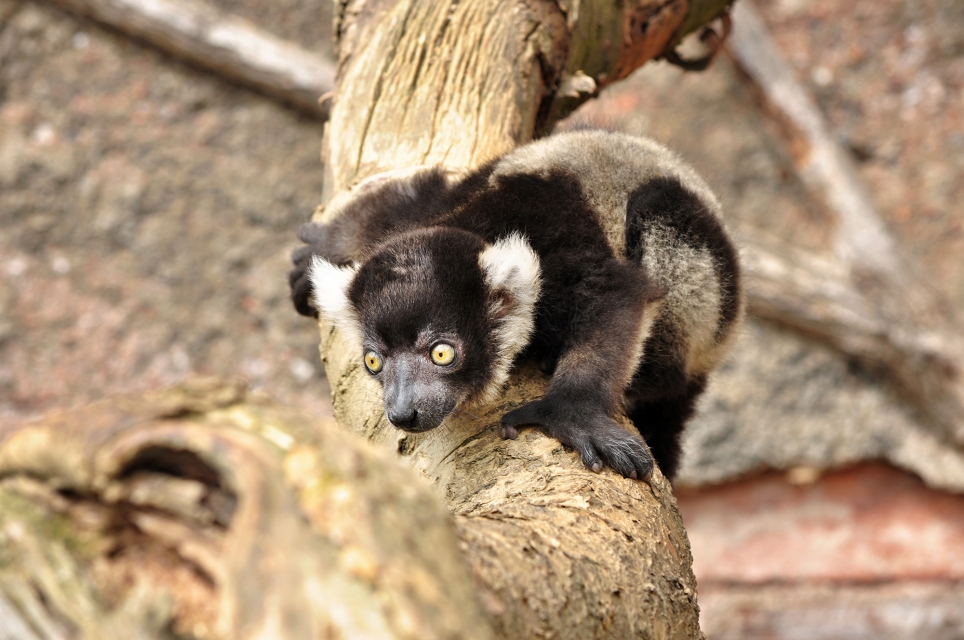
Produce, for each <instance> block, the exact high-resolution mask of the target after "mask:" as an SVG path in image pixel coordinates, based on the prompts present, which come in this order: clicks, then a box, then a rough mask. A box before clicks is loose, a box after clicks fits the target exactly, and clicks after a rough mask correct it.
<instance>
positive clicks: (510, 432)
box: [502, 426, 519, 440]
mask: <svg viewBox="0 0 964 640" xmlns="http://www.w3.org/2000/svg"><path fill="white" fill-rule="evenodd" d="M518 437H519V430H518V429H516V428H515V427H506V426H503V427H502V439H503V440H515V439H516V438H518Z"/></svg>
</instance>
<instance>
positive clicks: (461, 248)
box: [312, 228, 539, 432]
mask: <svg viewBox="0 0 964 640" xmlns="http://www.w3.org/2000/svg"><path fill="white" fill-rule="evenodd" d="M312 269H313V274H312V286H313V288H314V290H315V294H314V296H315V301H316V303H317V308H318V309H319V310H321V312H322V314H323V315H324V316H326V317H327V318H329V319H330V320H331V321H332V322H334V324H335V325H336V326H338V327H339V328H341V329H343V330H347V331H348V332H349V333H350V334H352V336H353V340H352V341H353V342H355V344H356V346H357V348H358V355H359V357H360V358H362V360H363V362H364V366H365V368H366V369H367V370H368V373H369V374H370V375H372V376H373V377H375V378H376V379H377V380H378V381H379V382H381V384H382V387H383V390H384V398H385V416H386V417H387V418H388V419H389V421H391V423H392V424H394V425H395V426H396V427H399V428H400V429H404V430H406V431H411V432H421V431H428V430H429V429H434V428H435V427H437V426H439V425H440V424H441V423H442V421H443V420H445V418H446V417H447V416H448V415H449V414H450V413H452V411H454V410H455V409H456V408H458V407H459V406H460V405H462V404H466V403H472V402H475V401H478V400H481V399H483V398H484V397H486V396H487V395H490V394H492V393H493V391H494V390H497V389H498V388H499V387H501V385H502V383H503V382H504V381H505V378H506V376H507V374H508V370H509V367H510V366H511V363H512V360H513V359H514V358H515V356H516V354H517V353H518V352H519V351H520V350H521V349H522V347H524V346H525V344H526V342H527V341H528V337H529V334H530V333H531V330H532V324H533V309H534V305H535V301H536V299H537V298H538V292H539V265H538V258H536V257H535V254H534V253H532V250H531V249H530V248H529V247H528V245H527V244H526V243H525V241H524V240H522V239H521V238H519V237H513V238H512V239H510V240H507V241H505V242H499V243H496V244H495V245H486V244H485V243H484V242H483V241H482V239H481V238H479V237H478V236H476V235H474V234H471V233H468V232H465V231H459V230H455V229H448V228H432V229H427V230H422V231H417V232H412V233H408V234H403V235H400V236H397V237H396V238H394V239H393V240H391V241H390V242H387V243H386V244H384V245H381V246H380V247H379V248H378V249H377V250H376V251H375V252H374V253H373V254H372V255H371V256H369V257H368V259H367V260H365V261H364V262H363V263H362V264H361V265H360V266H359V267H357V269H338V268H336V267H334V266H332V265H330V264H328V263H323V262H322V261H319V262H317V263H316V264H315V265H314V266H313V267H312ZM339 292H340V293H339Z"/></svg>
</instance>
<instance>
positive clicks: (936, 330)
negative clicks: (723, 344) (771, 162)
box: [728, 0, 964, 444]
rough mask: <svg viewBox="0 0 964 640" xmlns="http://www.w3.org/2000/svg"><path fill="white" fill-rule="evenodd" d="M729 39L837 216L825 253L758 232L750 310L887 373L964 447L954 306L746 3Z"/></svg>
mask: <svg viewBox="0 0 964 640" xmlns="http://www.w3.org/2000/svg"><path fill="white" fill-rule="evenodd" d="M728 47H729V51H730V53H731V55H732V56H733V58H734V59H735V61H736V63H737V65H738V66H739V67H740V68H741V69H742V70H743V71H744V72H745V73H746V74H747V76H748V77H749V78H750V80H751V81H752V82H753V83H754V85H755V86H756V87H757V89H758V90H759V92H760V94H761V95H762V100H763V103H764V105H765V107H766V108H767V109H768V110H770V111H771V113H773V115H774V116H775V119H776V120H777V121H778V122H779V123H781V124H782V125H783V127H784V130H785V132H786V135H787V137H788V138H789V139H790V148H791V150H792V151H793V159H794V163H795V165H796V169H797V172H798V174H799V175H800V178H801V179H802V181H803V182H804V184H805V185H806V186H807V188H808V189H810V191H811V192H812V193H813V194H814V195H815V196H816V198H817V199H818V200H819V201H821V202H823V203H824V205H825V206H826V207H827V209H828V210H829V211H830V212H831V213H832V214H833V215H834V216H835V217H836V220H837V225H836V229H835V236H834V247H833V249H834V251H833V256H832V257H830V258H821V257H816V256H813V255H807V254H806V253H804V252H801V251H799V250H794V249H793V248H788V247H784V246H779V245H778V244H776V243H775V242H774V241H771V240H764V239H762V238H758V239H757V242H756V243H755V244H754V246H753V247H752V249H751V251H750V256H749V257H750V262H751V265H752V266H751V268H750V269H749V281H750V286H749V287H748V291H749V301H750V308H751V309H752V310H753V312H754V313H756V314H757V315H758V316H761V317H764V318H769V319H772V320H776V321H778V322H781V323H783V324H786V325H788V326H791V327H794V328H797V329H801V330H803V331H805V332H807V333H810V334H811V335H814V336H817V337H819V338H821V339H823V340H826V341H827V342H829V343H830V344H832V345H834V346H835V347H836V348H838V349H840V350H841V351H843V352H844V353H847V354H849V355H851V356H854V357H856V358H857V359H858V360H860V361H861V362H863V363H864V364H865V365H868V366H870V367H871V368H872V369H874V370H877V371H880V372H882V373H883V374H885V375H886V376H887V377H889V378H890V380H891V381H892V382H894V383H895V384H896V385H897V387H898V388H899V390H900V391H901V392H902V393H903V394H904V395H906V396H908V397H909V398H910V399H911V400H912V401H913V402H914V403H915V404H916V405H917V406H918V407H919V408H921V409H922V410H924V412H925V413H926V414H927V415H929V416H930V417H931V418H933V419H934V420H935V421H936V422H937V423H938V424H939V425H940V427H941V428H942V429H943V431H944V432H945V433H946V434H947V435H949V436H950V437H951V438H953V439H954V440H955V441H956V442H957V443H958V444H964V336H962V335H961V333H960V329H959V327H960V324H958V323H957V322H956V321H955V318H954V314H953V311H952V310H951V309H950V307H949V305H947V304H946V303H945V302H944V301H942V300H941V299H940V297H939V296H938V295H937V294H936V293H935V292H934V290H933V288H932V287H931V286H930V285H929V284H928V283H927V282H926V281H925V280H924V279H923V277H922V276H921V274H920V271H919V270H918V269H917V268H916V266H915V265H912V264H910V263H909V262H908V261H907V260H906V258H905V257H904V255H903V253H902V251H901V248H900V246H899V245H898V243H897V242H896V241H895V240H894V238H892V237H891V236H890V234H889V232H888V231H887V228H886V226H885V224H884V223H883V221H882V220H881V218H880V216H879V214H878V213H877V211H876V208H875V206H874V204H873V201H872V200H871V198H870V196H869V194H868V193H867V191H866V189H865V188H864V187H863V185H862V184H861V182H860V180H859V177H858V175H857V172H856V169H855V168H854V167H853V165H852V162H851V161H850V160H849V158H848V156H847V154H846V153H844V151H843V150H842V149H840V147H839V145H838V144H837V143H836V141H835V140H834V139H833V137H832V135H831V134H830V132H829V130H828V127H827V124H826V122H825V120H824V118H823V116H822V114H821V113H820V110H819V109H818V108H817V106H816V104H815V103H814V102H813V100H812V99H811V98H810V96H809V95H808V94H807V92H806V91H805V90H804V89H803V87H801V86H800V85H799V84H798V83H797V82H796V81H795V80H794V73H793V69H792V68H790V66H789V65H788V64H787V63H786V62H785V61H784V60H783V59H782V57H781V56H780V54H779V52H778V51H777V49H776V47H775V46H774V44H773V42H772V40H771V39H770V36H769V34H768V33H767V30H766V27H765V25H764V24H763V21H762V20H761V19H760V17H759V16H758V15H757V13H756V11H755V9H754V8H753V5H752V3H751V2H750V1H749V0H742V1H741V2H739V3H738V4H737V5H736V8H735V10H734V12H733V32H732V34H731V36H730V39H729V41H728Z"/></svg>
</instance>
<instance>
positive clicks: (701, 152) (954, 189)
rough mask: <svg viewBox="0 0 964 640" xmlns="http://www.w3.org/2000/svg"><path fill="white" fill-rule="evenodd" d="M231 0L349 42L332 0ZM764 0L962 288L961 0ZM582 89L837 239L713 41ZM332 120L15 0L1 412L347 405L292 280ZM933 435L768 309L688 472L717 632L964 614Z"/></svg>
mask: <svg viewBox="0 0 964 640" xmlns="http://www.w3.org/2000/svg"><path fill="white" fill-rule="evenodd" d="M215 4H217V5H218V6H219V7H221V8H222V9H224V10H226V11H230V12H231V13H232V14H234V15H238V16H241V17H244V18H247V19H249V20H251V21H252V22H254V23H256V24H258V25H259V26H260V27H261V28H263V29H265V30H267V31H269V32H271V33H274V34H276V35H278V36H281V37H283V38H286V39H288V40H291V41H293V42H297V43H298V44H300V45H301V46H303V47H305V48H307V49H309V50H312V51H315V52H318V53H321V54H326V55H330V54H331V52H332V48H331V47H332V45H331V37H330V31H331V8H332V7H331V3H329V2H324V1H320V2H308V1H306V0H275V1H274V2H271V3H267V2H259V1H258V0H218V2H216V3H215ZM759 8H760V10H761V11H762V12H763V14H764V17H765V19H766V21H767V24H768V26H769V27H770V29H771V30H772V33H773V36H774V38H775V39H776V41H777V44H778V45H779V47H780V50H781V52H782V54H783V55H784V56H785V57H786V58H787V59H788V60H789V61H790V62H791V64H792V65H793V66H794V68H795V69H796V71H797V76H798V79H799V80H800V81H801V82H802V83H803V84H804V85H805V86H806V87H807V88H808V89H809V90H810V91H811V92H812V93H813V95H814V96H815V97H816V99H817V101H818V103H819V105H820V107H821V109H822V110H823V112H824V114H825V115H826V116H827V118H828V119H829V121H830V123H831V127H832V130H833V133H834V135H835V136H836V137H837V138H838V140H839V141H840V142H841V144H842V145H843V146H844V147H845V148H846V149H848V150H849V151H850V152H851V154H852V156H853V158H854V159H855V160H856V161H857V162H858V163H859V170H860V174H861V177H862V179H863V180H864V181H865V182H866V184H867V185H868V186H869V188H870V190H871V192H872V194H873V196H874V200H875V203H876V205H877V207H878V210H879V211H880V213H881V214H882V216H883V217H884V218H885V220H886V222H887V224H888V226H889V228H890V230H891V232H892V233H893V234H894V235H895V236H897V237H898V238H899V239H900V241H901V242H902V243H903V244H904V246H905V247H906V248H907V250H908V253H909V254H910V255H912V256H913V258H914V259H915V260H916V261H917V262H918V263H919V264H920V265H921V267H922V269H923V270H924V272H925V273H927V274H928V277H929V279H930V280H931V281H932V282H933V284H934V285H935V286H936V287H937V288H938V289H939V290H940V291H941V293H942V294H943V295H944V296H945V297H946V298H947V299H948V300H949V301H950V302H951V303H952V304H953V305H954V306H956V307H957V308H958V309H961V310H964V204H962V202H964V3H962V2H961V1H960V0H859V1H856V2H845V1H843V0H770V1H768V2H761V3H760V4H759ZM582 111H583V115H585V116H588V117H590V118H593V119H596V120H598V121H602V122H606V123H609V124H610V125H612V126H614V127H619V128H623V129H625V130H628V131H633V132H638V133H647V134H649V135H652V136H654V137H656V138H657V139H659V140H661V141H663V142H665V143H667V144H668V145H670V146H672V147H674V148H676V149H678V150H679V151H680V152H681V153H682V154H683V155H684V156H685V157H687V158H688V159H689V160H690V161H691V162H692V163H693V164H694V165H696V167H697V168H698V169H699V170H700V171H701V172H702V173H703V174H704V175H705V176H706V177H707V179H708V180H709V181H710V183H711V184H712V185H713V186H714V188H715V189H716V190H717V192H718V193H719V194H720V196H721V199H722V200H723V202H724V207H725V209H726V211H727V212H728V214H729V215H730V216H731V218H730V221H731V226H732V228H733V229H734V230H735V232H736V235H737V236H738V237H739V235H740V230H741V229H746V228H764V229H766V230H767V231H768V232H770V233H773V234H776V235H779V236H782V237H784V238H787V239H790V240H792V241H793V242H795V243H797V244H798V245H799V246H803V247H806V248H807V249H809V250H812V251H815V252H821V251H826V250H827V249H826V243H827V237H828V225H829V224H830V222H829V220H830V219H829V217H828V216H827V214H826V213H825V212H824V210H823V209H822V206H821V205H820V203H818V202H815V201H814V200H813V198H811V197H810V195H809V194H808V193H807V191H806V189H805V188H804V186H803V185H802V184H801V183H800V181H799V180H798V179H797V177H796V175H795V173H794V169H793V164H792V162H791V161H790V158H789V155H788V154H789V152H788V150H787V149H786V145H785V143H784V142H783V140H782V139H781V138H780V136H779V135H778V134H777V127H776V126H775V125H774V123H772V122H771V121H770V120H769V119H768V117H767V115H766V114H765V113H764V112H763V111H762V110H761V108H760V107H759V105H758V103H757V102H756V100H755V98H754V95H753V92H752V91H751V90H750V88H749V87H748V86H747V84H746V82H745V81H744V80H742V79H741V77H740V74H739V73H738V72H737V71H736V70H735V69H734V67H733V65H732V64H731V63H730V62H729V61H728V60H727V59H726V58H725V57H721V58H720V59H718V60H717V61H716V62H715V63H714V65H713V66H712V67H711V68H710V69H709V70H708V71H706V72H704V73H701V74H688V73H683V72H681V71H679V70H677V69H675V68H673V67H670V66H668V65H665V64H663V63H658V64H649V65H647V66H646V67H644V68H643V69H641V70H640V71H639V72H637V73H636V74H634V75H633V76H632V77H631V78H629V79H628V80H626V81H624V82H622V83H619V84H617V85H614V86H613V87H611V88H610V89H608V90H606V91H605V92H604V94H603V95H602V96H601V97H600V98H599V99H598V100H595V101H593V102H591V103H589V104H587V105H586V106H585V107H584V108H583V110H582ZM321 133H322V125H321V123H320V122H318V121H317V120H315V119H312V118H310V117H308V116H305V115H302V114H300V113H298V112H296V111H293V110H291V109H290V108H288V107H286V106H284V105H281V104H279V103H277V102H276V101H273V100H271V99H269V98H266V97H264V96H262V95H259V94H257V93H254V92H251V91H248V90H246V89H243V88H240V87H238V86H236V85H234V84H232V83H230V82H227V81H224V80H223V79H221V78H219V77H217V76H216V75H214V74H211V73H208V72H205V71H200V70H197V69H195V68H194V67H191V66H189V65H186V64H183V63H181V62H179V61H178V60H176V59H174V58H171V57H169V56H167V55H165V54H163V53H160V52H158V51H157V50H156V49H154V48H152V47H150V46H148V45H145V44H142V43H139V42H137V41H134V40H132V39H130V38H128V37H125V36H123V35H121V34H119V33H117V32H114V31H111V30H110V29H107V28H104V27H101V26H98V25H97V24H95V23H93V22H90V21H88V20H84V19H79V18H76V17H74V16H72V15H70V14H68V13H66V12H64V11H61V10H60V9H58V8H56V7H54V6H53V5H51V4H48V3H46V2H40V1H34V0H0V435H2V433H3V429H4V428H5V427H7V428H9V427H10V426H12V425H14V424H17V423H19V422H20V421H22V420H26V419H29V418H31V417H33V416H37V415H39V414H41V413H43V412H44V411H46V410H49V409H51V408H54V407H62V406H71V405H75V404H78V403H83V402H86V401H89V400H91V399H94V398H97V397H100V396H102V395H104V394H106V393H111V392H116V391H120V390H131V389H144V388H151V387H156V386H158V385H161V384H165V383H169V382H173V381H175V380H178V379H180V378H182V377H184V376H185V375H187V374H189V373H192V372H201V373H212V374H217V375H222V376H234V377H240V378H243V379H245V380H247V381H249V383H250V384H251V385H252V386H254V387H256V388H259V389H261V390H263V391H264V392H265V393H268V394H270V395H272V396H274V397H276V398H278V399H279V400H281V401H283V402H286V403H291V404H296V405H299V406H301V407H305V408H307V409H309V410H311V411H313V412H315V413H316V414H317V415H318V416H319V417H322V418H324V417H327V416H329V415H330V405H329V402H328V399H327V386H326V383H325V379H324V374H323V370H322V367H321V363H320V362H319V360H318V355H317V331H316V329H315V327H314V325H313V323H311V322H309V321H307V320H305V319H303V318H300V317H299V316H297V315H296V314H295V312H294V311H293V309H292V308H291V306H290V303H289V302H288V299H287V286H286V280H285V273H286V271H287V268H288V266H287V255H288V253H289V252H290V250H291V249H292V248H293V247H294V246H295V244H296V242H295V240H294V231H295V230H296V229H297V227H298V225H300V224H301V223H302V222H303V221H305V220H307V219H308V217H309V215H310V213H311V211H312V210H313V208H314V206H315V205H316V204H317V203H318V200H319V196H320V192H321V176H322V167H321V164H320V160H319V143H320V138H321ZM936 434H937V431H935V430H934V429H932V428H930V427H929V425H927V424H926V423H925V422H924V421H923V419H922V418H921V417H920V416H919V415H917V413H916V412H915V410H914V409H913V408H912V407H910V406H908V405H906V404H905V403H904V402H903V401H902V400H901V399H900V398H899V397H898V396H897V395H896V394H895V392H894V391H893V389H891V388H890V387H889V386H888V385H887V384H886V383H884V382H883V381H882V380H879V379H877V378H876V377H875V376H874V375H873V374H871V373H870V372H868V371H865V370H863V369H861V368H860V367H859V366H858V365H856V364H855V363H853V362H851V361H850V360H848V358H846V357H845V356H843V355H841V354H839V353H838V352H836V351H834V350H832V349H830V348H829V347H827V346H825V345H823V344H821V343H819V342H816V341H813V340H811V339H809V338H807V337H805V336H802V335H799V334H797V333H793V332H790V331H787V330H785V329H781V328H779V327H776V326H773V325H771V324H768V323H764V322H760V321H756V320H752V319H751V320H750V321H749V322H748V323H747V326H746V329H745V331H744V334H743V336H742V339H741V341H740V342H739V344H738V345H737V348H736V349H735V350H734V354H733V356H732V358H731V359H730V361H729V362H728V363H727V364H726V366H725V367H724V368H723V370H722V371H721V372H720V373H719V375H717V376H716V378H715V380H714V382H713V384H712V386H711V389H710V391H709V392H708V393H707V395H706V397H705V398H704V400H703V402H702V405H701V413H700V416H699V418H698V419H697V420H696V421H694V424H693V425H692V427H691V428H690V430H689V433H688V440H687V444H686V459H685V464H684V469H683V473H682V477H681V478H680V482H679V483H678V484H679V498H680V504H681V508H682V510H683V514H684V518H685V520H686V522H687V527H688V530H689V532H690V536H691V539H692V541H693V545H694V556H695V558H696V565H695V569H696V573H697V578H698V580H699V585H700V603H701V607H702V609H703V614H702V624H703V628H704V631H705V632H706V634H707V637H708V638H788V639H789V638H807V639H815V638H964V562H962V560H961V558H964V496H961V495H959V494H960V493H962V492H964V456H962V454H961V452H960V451H959V450H957V449H955V448H954V447H952V446H950V445H948V444H947V443H945V442H944V441H942V439H941V438H940V437H939V436H938V435H936Z"/></svg>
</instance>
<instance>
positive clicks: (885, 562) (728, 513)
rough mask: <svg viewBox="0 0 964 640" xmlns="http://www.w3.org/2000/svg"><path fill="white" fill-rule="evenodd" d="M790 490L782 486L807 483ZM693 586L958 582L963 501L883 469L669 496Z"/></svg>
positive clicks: (781, 477) (963, 548)
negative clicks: (675, 505) (686, 542)
mask: <svg viewBox="0 0 964 640" xmlns="http://www.w3.org/2000/svg"><path fill="white" fill-rule="evenodd" d="M810 480H813V482H811V483H807V484H792V482H807V481H810ZM677 499H678V500H679V505H680V510H681V511H682V513H683V520H684V522H685V524H686V529H687V532H688V533H689V537H690V540H691V541H692V543H693V549H694V551H693V554H694V561H693V570H694V572H695V573H696V577H697V580H698V581H699V584H700V586H701V587H702V586H705V585H709V584H711V583H724V584H726V583H754V584H763V583H769V582H774V581H782V582H795V581H800V582H806V581H834V582H843V583H851V582H863V583H871V582H883V581H893V580H913V581H928V580H930V581H935V580H942V581H947V582H957V581H962V582H964V496H958V495H951V494H947V493H943V492H939V491H934V490H933V489H929V488H928V487H926V486H925V485H924V484H923V483H922V482H921V481H920V480H919V479H918V478H915V477H914V476H912V475H910V474H908V473H906V472H902V471H899V470H896V469H894V468H892V467H888V466H884V465H861V466H858V467H855V468H852V469H848V470H845V471H837V472H832V473H827V474H826V475H824V476H822V477H819V478H817V479H815V480H814V478H813V476H808V475H807V471H806V468H800V469H797V470H794V471H792V472H791V473H789V474H775V473H771V474H766V475H762V476H758V477H755V478H749V479H746V480H743V481H738V482H733V483H729V484H727V485H724V486H720V487H714V488H703V489H701V490H699V491H686V490H681V491H678V492H677Z"/></svg>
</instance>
